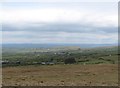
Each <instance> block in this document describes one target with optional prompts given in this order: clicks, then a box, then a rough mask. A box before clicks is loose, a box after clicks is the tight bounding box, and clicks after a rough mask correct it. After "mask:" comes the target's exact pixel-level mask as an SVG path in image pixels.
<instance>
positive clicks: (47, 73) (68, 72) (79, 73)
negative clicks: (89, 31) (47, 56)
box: [3, 64, 118, 86]
mask: <svg viewBox="0 0 120 88" xmlns="http://www.w3.org/2000/svg"><path fill="white" fill-rule="evenodd" d="M3 85H5V86H117V85H118V67H117V65H115V64H106V65H53V66H18V67H5V68H3Z"/></svg>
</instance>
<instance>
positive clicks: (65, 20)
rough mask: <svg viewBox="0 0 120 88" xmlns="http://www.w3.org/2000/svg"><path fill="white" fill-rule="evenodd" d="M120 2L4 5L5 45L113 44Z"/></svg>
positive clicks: (115, 38)
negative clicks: (119, 3)
mask: <svg viewBox="0 0 120 88" xmlns="http://www.w3.org/2000/svg"><path fill="white" fill-rule="evenodd" d="M117 4H118V3H117V2H69V1H67V0H66V2H63V1H61V2H60V1H59V2H49V3H48V2H39V3H38V2H3V3H2V16H0V19H2V30H1V32H2V35H3V38H2V41H3V43H72V44H76V43H77V44H78V43H79V44H106V43H107V44H114V43H117V42H118V28H117V26H118V12H117V11H118V6H117Z"/></svg>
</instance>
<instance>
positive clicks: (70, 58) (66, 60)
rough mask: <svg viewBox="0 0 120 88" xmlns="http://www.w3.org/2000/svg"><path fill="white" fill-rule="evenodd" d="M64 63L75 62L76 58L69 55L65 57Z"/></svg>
mask: <svg viewBox="0 0 120 88" xmlns="http://www.w3.org/2000/svg"><path fill="white" fill-rule="evenodd" d="M64 63H65V64H73V63H76V60H75V58H72V57H69V58H67V59H65V61H64Z"/></svg>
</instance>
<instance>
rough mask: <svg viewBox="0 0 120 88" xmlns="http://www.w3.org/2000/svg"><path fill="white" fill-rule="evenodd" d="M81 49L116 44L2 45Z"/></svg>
mask: <svg viewBox="0 0 120 88" xmlns="http://www.w3.org/2000/svg"><path fill="white" fill-rule="evenodd" d="M66 46H67V47H69V46H74V47H81V48H93V47H103V46H117V44H2V47H3V48H5V47H6V48H50V47H66Z"/></svg>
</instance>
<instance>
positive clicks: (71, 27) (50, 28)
mask: <svg viewBox="0 0 120 88" xmlns="http://www.w3.org/2000/svg"><path fill="white" fill-rule="evenodd" d="M2 31H34V32H72V33H100V32H101V33H117V32H118V29H117V27H113V26H106V27H99V26H93V25H91V24H82V23H81V24H78V23H77V24H75V23H73V24H67V23H53V24H52V23H51V24H43V25H41V23H40V24H39V23H36V24H35V23H33V24H28V25H26V26H21V27H19V26H18V27H17V26H16V25H15V26H14V25H9V24H3V25H2Z"/></svg>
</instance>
